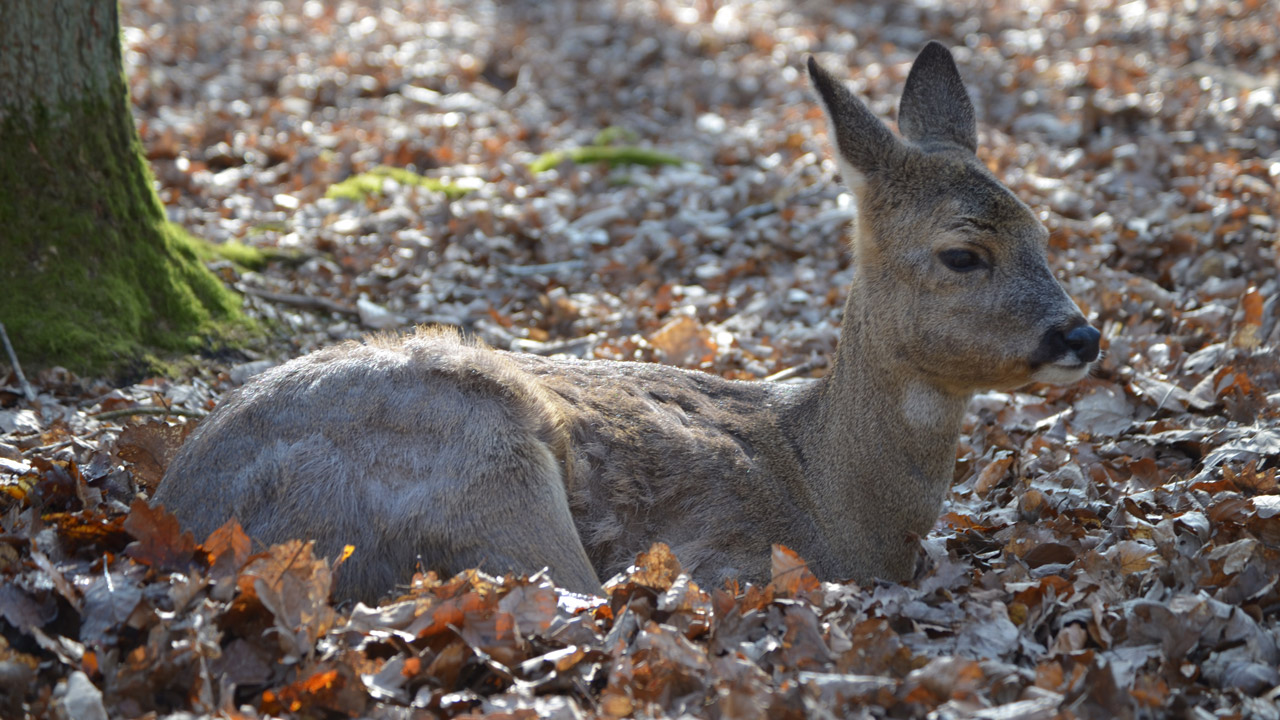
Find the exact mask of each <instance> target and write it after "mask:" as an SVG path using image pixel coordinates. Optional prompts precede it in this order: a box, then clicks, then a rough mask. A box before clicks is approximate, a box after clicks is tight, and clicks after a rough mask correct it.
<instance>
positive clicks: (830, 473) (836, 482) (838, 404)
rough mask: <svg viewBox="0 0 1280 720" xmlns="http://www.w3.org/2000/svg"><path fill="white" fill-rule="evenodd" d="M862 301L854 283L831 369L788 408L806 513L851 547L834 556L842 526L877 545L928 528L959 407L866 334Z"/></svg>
mask: <svg viewBox="0 0 1280 720" xmlns="http://www.w3.org/2000/svg"><path fill="white" fill-rule="evenodd" d="M865 294H866V293H865V292H863V291H862V289H861V286H860V285H859V283H858V282H857V281H856V280H855V284H854V287H853V288H852V289H851V291H850V297H849V301H848V303H847V304H846V306H845V315H844V320H843V324H842V328H841V338H840V345H839V347H838V348H837V351H836V357H835V361H834V364H833V367H832V369H831V371H830V372H829V373H828V374H827V375H826V376H825V377H824V378H822V379H821V380H819V381H817V382H816V383H815V384H814V385H813V386H811V387H810V389H809V391H808V393H807V394H806V396H805V398H804V399H803V401H801V402H800V403H798V404H797V406H796V407H795V412H797V413H798V414H799V415H800V416H801V417H799V418H797V420H798V422H797V426H798V427H802V428H804V430H803V436H802V437H799V438H796V442H797V444H798V445H799V448H800V451H801V454H802V456H803V457H802V462H803V464H804V466H805V468H806V475H807V476H808V477H809V478H811V489H812V491H813V492H814V493H815V496H816V497H815V498H814V499H815V501H816V502H815V507H817V508H819V512H820V513H822V514H823V515H829V517H828V518H820V519H819V522H821V523H822V524H823V525H825V526H826V527H827V530H828V537H833V538H835V539H836V542H835V543H833V544H834V545H836V546H837V547H836V549H837V550H845V551H850V552H856V551H858V550H859V549H858V548H840V547H839V545H840V544H841V543H840V542H839V538H840V537H841V536H845V535H847V536H848V537H849V541H850V542H851V543H854V544H857V542H858V541H857V539H856V538H857V537H861V536H860V535H858V532H859V531H852V534H849V533H850V532H851V531H850V530H849V529H848V528H849V526H850V524H851V521H852V522H853V523H859V524H861V525H862V527H864V528H865V527H868V526H869V527H875V528H879V531H878V533H877V534H883V535H884V536H885V537H891V536H896V533H899V532H900V533H903V534H904V535H905V534H907V533H914V534H916V535H921V536H923V535H924V534H925V533H927V532H928V531H929V529H930V528H932V526H933V524H934V523H935V522H936V520H937V518H938V513H939V510H940V509H941V503H942V500H943V498H944V497H945V495H946V491H947V488H948V487H949V486H950V484H951V479H952V476H953V473H954V467H955V448H956V441H957V439H958V438H959V434H960V424H961V421H962V419H963V417H964V409H965V406H966V404H967V402H968V400H969V394H968V393H957V392H955V391H948V390H945V389H943V388H940V387H938V386H936V385H934V384H932V383H930V382H928V381H927V380H924V379H921V378H920V377H919V376H918V375H917V374H915V373H912V372H911V371H910V369H909V368H907V367H906V363H905V361H903V360H901V359H898V358H894V357H891V356H890V353H889V352H887V351H886V350H885V344H884V343H880V342H877V341H876V339H875V338H874V337H870V336H869V334H868V332H867V329H868V324H867V322H866V320H865V316H864V313H865V312H866V310H867V309H868V308H869V306H868V305H867V304H866V302H865V301H864V298H863V297H862V296H863V295H865ZM862 532H865V531H862Z"/></svg>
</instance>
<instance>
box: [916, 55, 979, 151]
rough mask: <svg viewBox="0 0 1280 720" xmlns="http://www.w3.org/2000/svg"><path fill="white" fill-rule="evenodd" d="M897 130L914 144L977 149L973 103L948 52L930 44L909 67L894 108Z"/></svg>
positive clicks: (976, 129)
mask: <svg viewBox="0 0 1280 720" xmlns="http://www.w3.org/2000/svg"><path fill="white" fill-rule="evenodd" d="M898 129H899V130H901V131H902V134H903V135H905V136H906V138H907V139H908V140H910V141H912V142H914V143H917V144H923V143H926V142H944V143H951V144H953V145H959V146H960V147H962V148H967V149H968V150H969V151H970V152H974V151H976V150H977V149H978V126H977V123H976V122H975V121H974V118H973V103H972V102H970V101H969V93H968V92H966V91H965V89H964V81H962V80H961V79H960V71H959V70H957V69H956V61H955V59H954V58H952V57H951V51H950V50H948V49H947V48H946V47H945V46H943V45H942V43H939V42H937V41H930V42H929V44H928V45H925V46H924V49H923V50H921V51H920V54H919V55H918V56H916V61H915V63H914V64H912V66H911V72H910V73H908V74H907V86H906V87H905V88H904V89H903V91H902V102H901V103H899V104H898Z"/></svg>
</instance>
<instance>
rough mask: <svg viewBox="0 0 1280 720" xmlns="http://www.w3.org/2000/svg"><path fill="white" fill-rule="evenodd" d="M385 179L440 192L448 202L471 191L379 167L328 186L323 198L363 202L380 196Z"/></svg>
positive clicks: (408, 171)
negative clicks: (374, 196)
mask: <svg viewBox="0 0 1280 720" xmlns="http://www.w3.org/2000/svg"><path fill="white" fill-rule="evenodd" d="M387 179H391V180H395V181H396V182H398V183H400V184H401V185H417V186H418V187H424V188H427V189H428V190H434V191H436V192H442V193H444V194H445V196H446V197H448V198H449V199H450V200H456V199H458V198H460V197H462V196H463V195H466V194H467V193H468V192H470V191H471V188H467V187H463V186H461V185H459V184H457V183H448V182H444V181H442V180H437V179H436V178H429V177H423V176H422V175H419V174H418V173H416V172H413V171H412V170H405V169H404V168H397V167H390V166H388V165H379V166H378V167H376V168H374V169H372V170H370V171H369V172H363V173H360V174H358V175H352V176H351V177H349V178H347V179H346V180H343V181H342V182H340V183H336V184H334V185H330V186H329V189H328V190H326V191H325V193H324V196H325V197H328V198H346V199H347V200H355V201H357V202H359V201H363V200H364V199H365V198H368V197H369V196H371V195H381V194H382V186H383V183H385V182H386V180H387Z"/></svg>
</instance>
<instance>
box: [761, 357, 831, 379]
mask: <svg viewBox="0 0 1280 720" xmlns="http://www.w3.org/2000/svg"><path fill="white" fill-rule="evenodd" d="M826 364H827V361H826V360H824V359H822V358H810V359H808V360H805V361H804V362H802V363H800V364H799V365H796V366H795V367H789V368H787V369H786V370H779V371H778V372H776V373H774V374H772V375H770V376H768V377H766V378H765V379H764V381H765V382H781V381H783V380H789V379H791V378H793V377H797V376H799V375H804V374H805V373H807V372H809V371H810V370H813V369H815V368H820V367H823V366H824V365H826Z"/></svg>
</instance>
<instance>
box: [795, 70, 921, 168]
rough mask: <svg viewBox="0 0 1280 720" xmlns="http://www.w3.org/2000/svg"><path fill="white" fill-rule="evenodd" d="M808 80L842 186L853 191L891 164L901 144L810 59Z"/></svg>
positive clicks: (847, 91)
mask: <svg viewBox="0 0 1280 720" xmlns="http://www.w3.org/2000/svg"><path fill="white" fill-rule="evenodd" d="M809 79H810V80H811V81H812V82H813V87H814V89H816V90H817V91H818V95H819V96H820V97H821V98H822V105H823V107H824V109H825V110H826V111H827V122H828V126H829V130H830V133H831V138H832V141H833V142H834V144H835V147H836V156H837V158H838V159H839V161H840V174H841V175H843V176H844V181H845V184H847V185H848V186H849V187H850V189H854V190H856V189H858V188H859V187H861V186H862V185H863V183H865V182H866V176H867V175H870V174H872V173H874V172H875V171H876V170H879V169H882V168H884V167H885V166H887V165H889V164H890V163H892V162H893V159H894V156H895V154H896V153H897V151H898V149H899V148H900V147H901V146H902V144H901V142H900V141H899V140H898V138H896V137H894V134H893V133H892V132H891V131H890V130H889V128H888V127H887V126H886V125H885V124H884V123H883V122H881V121H880V118H878V117H876V116H875V114H874V113H872V112H871V110H870V109H869V108H867V106H866V105H865V104H864V103H863V102H862V101H861V100H859V99H858V98H856V97H854V95H853V93H851V92H849V88H847V87H845V85H844V83H842V82H840V81H839V80H837V79H835V78H834V77H832V75H831V73H829V72H827V71H826V69H824V68H823V67H822V66H821V65H819V64H818V62H817V61H816V60H814V59H813V57H812V56H810V57H809Z"/></svg>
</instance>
